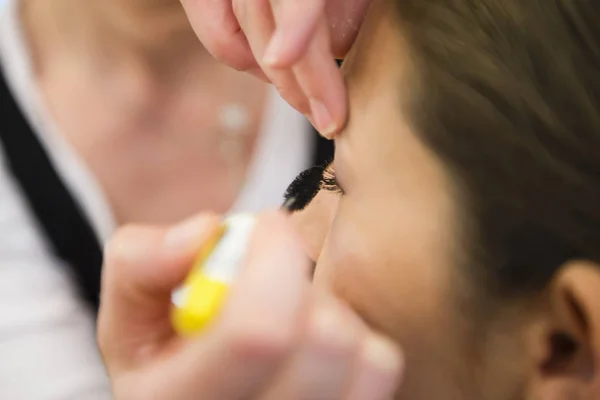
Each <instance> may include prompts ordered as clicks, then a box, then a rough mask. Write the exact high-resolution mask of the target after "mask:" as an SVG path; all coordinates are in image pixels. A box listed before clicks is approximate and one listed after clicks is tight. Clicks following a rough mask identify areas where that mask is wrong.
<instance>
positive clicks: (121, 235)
mask: <svg viewBox="0 0 600 400" xmlns="http://www.w3.org/2000/svg"><path fill="white" fill-rule="evenodd" d="M137 232H139V227H137V226H134V225H125V226H123V227H120V228H118V229H117V231H116V232H115V233H114V234H113V235H112V236H111V237H110V239H109V240H108V241H107V242H106V244H105V246H104V261H105V263H107V264H110V263H111V262H115V261H119V259H120V254H122V252H120V251H119V249H120V248H122V247H123V245H124V244H125V243H128V242H129V241H130V240H131V238H132V237H134V236H135V235H136V233H137Z"/></svg>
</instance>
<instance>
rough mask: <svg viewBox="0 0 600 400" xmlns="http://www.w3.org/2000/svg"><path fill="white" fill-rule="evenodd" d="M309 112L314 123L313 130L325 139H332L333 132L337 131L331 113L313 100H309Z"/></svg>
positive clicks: (320, 103) (317, 101) (319, 102)
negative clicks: (315, 129)
mask: <svg viewBox="0 0 600 400" xmlns="http://www.w3.org/2000/svg"><path fill="white" fill-rule="evenodd" d="M310 111H311V113H312V119H313V120H314V123H315V125H316V126H315V128H317V130H318V131H319V132H320V133H321V135H323V136H324V137H325V138H327V139H332V138H333V135H334V133H335V131H336V130H337V125H336V124H335V122H334V121H333V118H331V113H330V112H329V110H327V107H325V105H324V104H323V103H322V102H321V101H319V100H317V99H315V98H312V99H310Z"/></svg>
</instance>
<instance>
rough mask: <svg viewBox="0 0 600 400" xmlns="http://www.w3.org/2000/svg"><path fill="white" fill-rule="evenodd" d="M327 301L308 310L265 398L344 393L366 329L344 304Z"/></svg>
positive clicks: (334, 396) (332, 396)
mask: <svg viewBox="0 0 600 400" xmlns="http://www.w3.org/2000/svg"><path fill="white" fill-rule="evenodd" d="M327 303H328V304H319V305H318V306H316V307H315V310H314V311H313V312H312V313H311V316H310V318H309V320H308V323H307V329H306V332H305V336H304V338H303V341H302V344H301V345H300V347H299V348H298V350H297V352H296V353H295V355H294V356H293V357H292V358H291V359H290V361H289V363H288V366H287V367H286V369H285V370H284V372H283V373H282V374H281V375H280V376H279V379H278V381H277V382H276V383H275V384H274V386H273V387H272V388H270V389H269V390H268V392H267V393H266V394H265V396H264V399H265V400H277V399H288V398H296V399H317V398H318V399H341V398H342V397H343V395H344V394H345V393H346V392H347V390H348V387H349V380H350V379H352V377H353V376H352V375H353V374H352V370H353V365H354V361H355V359H356V357H357V354H358V351H359V349H360V342H361V341H362V340H363V338H364V337H365V336H366V329H365V328H364V327H363V326H362V324H360V323H357V321H356V318H352V316H351V314H350V312H349V311H348V310H346V309H345V308H344V307H341V306H340V305H338V304H336V303H335V302H333V301H328V302H327ZM261 398H262V397H261Z"/></svg>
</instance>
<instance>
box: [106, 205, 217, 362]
mask: <svg viewBox="0 0 600 400" xmlns="http://www.w3.org/2000/svg"><path fill="white" fill-rule="evenodd" d="M214 224H216V218H215V217H213V216H210V215H202V216H199V217H195V218H192V219H191V220H188V221H185V222H184V223H182V224H180V225H178V226H176V227H174V228H172V229H171V230H164V229H158V228H149V227H135V226H131V227H126V228H122V229H120V230H119V231H118V232H117V233H116V234H115V236H114V237H113V238H112V239H111V240H110V241H109V243H108V244H107V246H106V250H105V256H104V257H105V261H104V267H103V268H104V269H103V278H102V294H101V302H100V313H99V320H98V342H99V345H100V348H101V350H102V353H103V355H104V356H105V358H106V360H107V362H108V361H110V363H111V364H114V365H115V367H116V366H119V365H120V366H121V367H123V368H126V367H128V366H130V365H132V364H133V363H135V362H137V361H138V360H139V358H140V357H141V356H143V355H145V353H147V352H149V351H151V349H152V347H153V346H154V345H156V344H157V343H160V342H161V341H163V340H165V339H166V338H168V337H169V336H170V335H171V334H172V331H171V327H170V319H169V312H170V304H171V301H170V296H171V291H172V290H173V289H174V288H175V287H176V286H177V285H178V284H179V283H180V282H181V281H183V279H184V278H185V276H186V274H187V273H188V271H189V268H190V266H191V263H192V260H193V258H194V256H195V254H196V252H197V251H198V247H199V246H200V245H201V243H202V241H203V239H204V237H205V235H206V234H207V232H208V231H210V227H211V226H213V225H214Z"/></svg>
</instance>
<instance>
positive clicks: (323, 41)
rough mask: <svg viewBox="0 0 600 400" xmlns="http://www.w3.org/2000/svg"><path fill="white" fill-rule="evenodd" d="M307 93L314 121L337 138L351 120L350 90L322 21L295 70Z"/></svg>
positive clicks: (326, 134)
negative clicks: (332, 53)
mask: <svg viewBox="0 0 600 400" xmlns="http://www.w3.org/2000/svg"><path fill="white" fill-rule="evenodd" d="M293 70H294V73H295V75H296V79H297V80H298V83H299V84H300V87H301V88H302V91H303V93H304V94H305V95H306V97H307V98H308V99H309V103H310V109H311V122H312V123H313V124H314V125H315V128H317V130H318V131H319V132H320V133H321V134H322V135H323V136H325V137H327V138H333V137H334V136H335V134H336V133H338V132H339V131H340V130H341V129H343V128H344V126H345V124H346V120H347V118H348V103H347V94H346V87H345V84H344V79H343V77H342V74H341V71H340V69H339V68H338V66H337V63H336V62H335V60H334V59H333V56H332V55H331V47H330V43H329V36H328V32H327V26H326V25H325V21H324V20H322V21H321V23H320V27H319V28H318V30H317V32H316V34H315V37H314V40H313V41H312V43H311V44H310V46H309V48H308V51H307V53H306V54H305V55H304V57H303V58H302V59H301V60H300V61H299V62H298V63H296V64H295V65H294V67H293Z"/></svg>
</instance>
